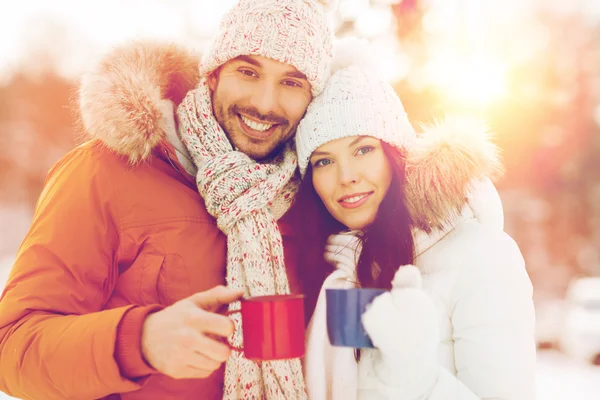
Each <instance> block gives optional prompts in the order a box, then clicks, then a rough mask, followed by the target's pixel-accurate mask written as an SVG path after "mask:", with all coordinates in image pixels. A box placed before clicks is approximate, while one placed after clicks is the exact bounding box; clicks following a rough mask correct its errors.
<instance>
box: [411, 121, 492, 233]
mask: <svg viewBox="0 0 600 400" xmlns="http://www.w3.org/2000/svg"><path fill="white" fill-rule="evenodd" d="M502 173H503V168H502V164H501V162H500V157H499V150H498V148H497V147H496V146H495V145H494V144H493V143H492V141H491V138H490V133H489V132H488V130H487V128H486V127H485V125H483V124H482V123H481V122H479V121H476V120H471V119H463V118H451V119H447V120H445V121H444V122H441V123H438V124H436V125H433V126H430V127H426V128H425V129H424V130H423V132H422V133H421V134H420V135H419V136H418V138H417V141H416V143H415V144H414V145H412V146H411V147H410V148H409V149H407V156H406V197H407V203H408V208H409V212H410V214H411V216H412V218H413V222H414V224H415V226H416V227H417V228H419V229H421V230H423V231H425V232H427V233H430V232H431V231H433V230H444V229H446V228H447V227H448V226H449V225H452V224H453V222H455V221H456V219H457V218H458V217H460V215H461V213H462V212H463V208H464V207H465V205H467V204H468V203H476V202H480V201H481V199H479V198H478V197H477V196H478V194H477V192H482V190H481V187H482V186H481V185H479V184H478V182H482V181H486V180H487V181H489V180H493V179H495V178H498V177H500V176H501V175H502ZM486 192H489V190H487V189H486ZM492 195H493V194H489V193H486V194H485V197H488V196H491V197H493V196H492ZM496 195H497V194H496ZM490 201H493V202H494V203H495V201H494V199H493V198H492V199H490ZM499 206H500V207H501V205H499ZM500 212H501V210H500Z"/></svg>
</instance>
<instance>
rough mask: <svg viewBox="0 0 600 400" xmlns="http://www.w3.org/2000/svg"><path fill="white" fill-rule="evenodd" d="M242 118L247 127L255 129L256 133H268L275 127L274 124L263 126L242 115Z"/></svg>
mask: <svg viewBox="0 0 600 400" xmlns="http://www.w3.org/2000/svg"><path fill="white" fill-rule="evenodd" d="M240 117H242V121H244V123H245V124H246V125H248V126H249V127H250V128H252V129H254V130H255V131H259V132H264V131H268V130H269V129H271V127H272V126H273V124H261V123H260V122H254V121H252V120H249V119H248V118H246V117H244V116H243V115H240Z"/></svg>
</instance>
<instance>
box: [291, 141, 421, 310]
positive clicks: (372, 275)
mask: <svg viewBox="0 0 600 400" xmlns="http://www.w3.org/2000/svg"><path fill="white" fill-rule="evenodd" d="M381 144H382V148H383V150H384V153H385V155H386V157H387V158H388V160H389V162H390V166H391V168H392V182H391V184H390V188H389V189H388V192H387V193H386V195H385V197H384V199H383V201H382V202H381V205H380V206H379V210H378V213H377V216H376V217H375V220H374V221H373V223H372V224H371V225H370V226H369V227H368V228H366V229H365V230H364V231H363V233H362V235H361V239H362V244H363V249H362V252H361V255H360V258H359V261H358V265H357V277H358V282H359V284H360V286H361V287H369V288H384V289H390V288H391V282H392V279H393V278H394V274H395V273H396V271H397V270H398V268H399V267H400V266H402V265H406V264H412V263H413V259H414V243H413V237H412V233H411V226H412V221H411V218H410V214H409V212H408V208H407V206H406V196H405V191H404V187H405V181H406V178H405V176H406V174H405V166H406V162H405V157H404V153H403V152H402V151H401V150H399V149H398V148H396V147H394V146H391V145H389V144H388V143H386V142H384V141H382V142H381ZM296 201H297V203H298V204H301V205H302V206H301V207H293V209H295V212H296V218H295V219H294V221H295V223H296V224H298V232H299V233H300V235H299V236H300V240H301V247H300V248H301V251H302V254H301V255H300V263H299V265H298V269H299V275H300V279H301V282H302V285H303V289H304V293H305V298H306V311H307V315H306V317H307V321H308V319H309V318H310V316H311V315H312V312H313V310H314V306H315V305H316V302H317V297H318V295H319V291H320V290H321V286H322V285H323V281H324V280H325V278H326V277H327V276H328V275H329V274H330V273H331V272H332V271H333V269H334V267H332V266H331V265H329V264H328V263H326V262H325V261H324V259H323V254H324V253H325V244H326V242H327V238H328V236H329V235H331V234H334V233H338V232H341V231H343V230H346V229H347V228H346V227H345V226H344V225H342V224H341V223H340V222H338V221H337V220H336V219H335V218H333V217H332V216H331V214H329V212H328V211H327V209H326V208H325V205H324V204H323V202H322V201H321V199H320V198H319V196H318V194H317V193H316V191H315V189H314V186H313V184H312V168H311V167H310V165H309V167H308V170H307V173H306V176H305V177H304V180H303V182H302V184H301V185H300V190H299V192H298V196H297V200H296Z"/></svg>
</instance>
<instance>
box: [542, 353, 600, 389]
mask: <svg viewBox="0 0 600 400" xmlns="http://www.w3.org/2000/svg"><path fill="white" fill-rule="evenodd" d="M537 399H538V400H566V399H577V400H598V399H600V366H593V365H588V364H584V363H580V362H578V361H575V360H573V359H570V358H568V357H566V356H565V355H564V354H562V353H559V352H557V351H554V350H541V351H539V352H538V371H537Z"/></svg>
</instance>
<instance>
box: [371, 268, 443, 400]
mask: <svg viewBox="0 0 600 400" xmlns="http://www.w3.org/2000/svg"><path fill="white" fill-rule="evenodd" d="M421 286H422V278H421V273H420V272H419V270H418V269H417V267H415V266H412V265H405V266H402V267H400V269H399V270H398V271H397V272H396V275H395V277H394V280H393V282H392V290H391V291H390V292H387V293H384V294H382V295H380V296H378V297H377V298H375V300H374V301H373V302H372V303H371V305H370V307H369V308H368V309H367V311H365V313H364V314H363V317H362V321H363V324H364V327H365V329H366V331H367V333H368V334H369V336H370V337H371V339H372V340H373V344H374V345H375V347H376V348H377V349H379V352H378V353H376V355H375V356H374V360H373V369H374V371H375V375H376V378H377V380H378V381H379V383H378V385H377V387H378V388H379V389H380V390H379V391H380V392H381V394H383V395H385V394H386V393H389V394H390V395H389V396H384V397H387V398H390V397H391V398H394V399H410V400H414V399H420V398H423V397H424V396H426V395H427V393H429V391H431V390H432V389H433V387H434V386H435V383H436V381H437V379H438V375H439V365H438V361H437V352H438V346H439V326H438V318H437V312H436V309H435V305H434V303H433V300H432V299H431V298H430V297H429V296H428V295H427V294H426V293H425V292H424V291H423V290H422V289H421Z"/></svg>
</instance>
